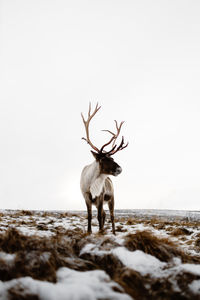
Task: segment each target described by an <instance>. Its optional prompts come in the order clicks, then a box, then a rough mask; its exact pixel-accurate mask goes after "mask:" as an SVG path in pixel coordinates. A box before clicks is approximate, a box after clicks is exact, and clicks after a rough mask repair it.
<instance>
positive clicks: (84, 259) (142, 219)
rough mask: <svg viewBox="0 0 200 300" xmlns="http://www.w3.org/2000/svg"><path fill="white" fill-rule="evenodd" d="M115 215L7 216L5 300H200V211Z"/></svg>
mask: <svg viewBox="0 0 200 300" xmlns="http://www.w3.org/2000/svg"><path fill="white" fill-rule="evenodd" d="M107 214H108V213H107ZM115 215H116V222H115V223H116V235H113V234H112V233H111V224H110V222H109V216H107V219H106V223H105V232H104V233H103V234H100V233H99V232H98V222H97V219H96V216H95V213H94V216H93V221H92V229H93V233H92V234H91V235H88V234H87V232H86V229H87V216H86V213H85V212H59V211H56V212H43V211H41V212H40V211H11V210H5V211H4V210H1V211H0V300H16V299H23V300H24V299H33V300H37V299H41V300H64V299H70V300H73V299H76V300H82V299H87V300H90V299H116V300H117V299H119V300H121V299H122V300H123V299H124V300H126V299H140V300H142V299H200V231H199V225H200V213H199V212H188V211H156V210H123V211H116V213H115Z"/></svg>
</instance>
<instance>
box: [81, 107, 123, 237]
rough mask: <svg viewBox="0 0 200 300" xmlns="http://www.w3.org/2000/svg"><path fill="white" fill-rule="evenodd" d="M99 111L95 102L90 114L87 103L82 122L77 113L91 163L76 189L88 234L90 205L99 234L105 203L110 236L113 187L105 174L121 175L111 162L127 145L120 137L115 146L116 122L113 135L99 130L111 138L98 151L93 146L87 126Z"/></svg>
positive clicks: (118, 129) (114, 163)
mask: <svg viewBox="0 0 200 300" xmlns="http://www.w3.org/2000/svg"><path fill="white" fill-rule="evenodd" d="M100 108H101V106H98V103H97V105H96V107H95V110H94V112H93V113H91V103H90V104H89V111H88V118H87V120H85V118H84V116H83V114H82V113H81V116H82V119H83V123H84V126H85V131H86V138H84V137H83V138H82V139H83V140H85V141H86V142H87V143H88V144H89V145H90V146H91V147H92V149H93V150H94V151H92V150H91V153H92V154H93V156H94V158H95V161H94V162H93V163H92V164H90V165H87V166H85V167H84V169H83V171H82V173H81V181H80V186H81V191H82V194H83V197H84V198H85V203H86V206H87V213H88V229H87V231H88V233H91V232H92V228H91V220H92V205H95V206H96V208H97V216H98V222H99V231H100V232H103V228H104V223H105V217H106V214H105V211H104V209H103V205H104V204H105V203H107V204H108V207H109V211H110V218H111V223H112V232H113V234H115V223H114V188H113V183H112V181H111V179H110V177H109V175H113V176H117V175H119V174H120V173H121V172H122V168H121V167H120V166H119V165H118V164H117V163H116V162H115V161H114V159H113V158H112V155H114V154H115V153H117V152H118V151H121V150H123V149H124V148H126V147H127V146H128V143H127V144H126V145H124V137H122V140H121V143H120V144H119V145H118V146H117V144H116V140H117V138H118V136H119V134H120V130H121V127H122V125H123V123H124V122H121V123H120V125H119V126H118V123H117V121H116V120H115V125H116V133H113V132H112V131H110V130H103V131H107V132H109V133H110V134H111V135H112V137H111V139H110V140H109V141H108V142H107V143H105V144H104V145H103V146H102V147H101V148H100V149H98V148H97V147H96V146H94V145H93V143H92V142H91V140H90V136H89V124H90V121H91V120H92V118H93V117H94V115H95V114H96V113H97V112H98V110H99V109H100ZM111 144H112V146H111V147H112V148H111V149H110V150H109V151H105V147H107V146H108V145H111Z"/></svg>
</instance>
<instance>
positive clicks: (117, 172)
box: [114, 167, 122, 176]
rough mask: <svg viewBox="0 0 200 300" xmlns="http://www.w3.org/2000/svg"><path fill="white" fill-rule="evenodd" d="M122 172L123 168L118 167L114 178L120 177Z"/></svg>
mask: <svg viewBox="0 0 200 300" xmlns="http://www.w3.org/2000/svg"><path fill="white" fill-rule="evenodd" d="M121 172H122V168H121V167H117V169H116V171H115V174H114V176H117V175H119V174H120V173H121Z"/></svg>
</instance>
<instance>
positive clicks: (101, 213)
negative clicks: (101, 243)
mask: <svg viewBox="0 0 200 300" xmlns="http://www.w3.org/2000/svg"><path fill="white" fill-rule="evenodd" d="M97 210H98V212H97V214H98V221H99V231H100V232H101V231H103V226H104V221H105V214H104V211H103V199H102V197H101V196H100V197H99V199H98V206H97Z"/></svg>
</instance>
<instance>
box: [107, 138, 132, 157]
mask: <svg viewBox="0 0 200 300" xmlns="http://www.w3.org/2000/svg"><path fill="white" fill-rule="evenodd" d="M123 145H124V137H122V140H121V143H120V145H119V146H118V147H117V149H115V148H114V149H112V150H111V151H110V152H109V155H113V154H115V153H117V152H118V151H121V150H123V149H124V148H126V147H127V146H128V142H127V143H126V145H124V146H123Z"/></svg>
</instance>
